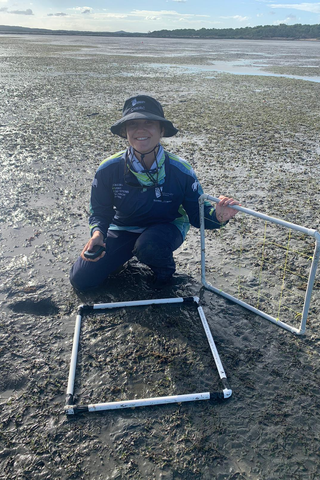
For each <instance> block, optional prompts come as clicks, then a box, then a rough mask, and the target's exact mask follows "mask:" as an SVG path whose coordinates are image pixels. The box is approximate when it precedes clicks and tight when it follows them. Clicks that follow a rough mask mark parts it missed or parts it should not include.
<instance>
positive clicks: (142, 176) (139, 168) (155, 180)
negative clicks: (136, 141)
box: [128, 145, 166, 187]
mask: <svg viewBox="0 0 320 480" xmlns="http://www.w3.org/2000/svg"><path fill="white" fill-rule="evenodd" d="M128 153H129V155H128V156H129V158H130V163H129V165H128V167H129V170H130V172H131V173H133V175H134V176H135V177H136V178H137V179H138V181H139V183H140V184H141V185H144V186H146V187H152V186H153V185H154V186H156V185H162V184H163V183H164V179H165V176H166V171H165V163H164V161H165V159H166V155H165V153H164V150H163V147H162V146H161V145H159V150H158V153H157V155H156V156H155V161H154V162H153V164H152V165H151V168H150V169H149V170H145V168H144V166H143V165H142V164H141V163H140V162H139V160H138V159H137V157H136V156H135V154H134V149H133V148H132V147H129V151H128Z"/></svg>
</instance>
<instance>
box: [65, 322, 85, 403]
mask: <svg viewBox="0 0 320 480" xmlns="http://www.w3.org/2000/svg"><path fill="white" fill-rule="evenodd" d="M81 318H82V317H81V315H77V318H76V325H75V328H74V335H73V345H72V353H71V361H70V369H69V379H68V387H67V395H73V390H74V379H75V376H76V368H77V357H78V347H79V339H80V330H81Z"/></svg>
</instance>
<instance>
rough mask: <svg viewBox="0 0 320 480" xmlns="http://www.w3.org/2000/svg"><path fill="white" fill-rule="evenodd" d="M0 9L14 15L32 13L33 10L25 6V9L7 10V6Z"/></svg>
mask: <svg viewBox="0 0 320 480" xmlns="http://www.w3.org/2000/svg"><path fill="white" fill-rule="evenodd" d="M0 11H1V12H7V13H12V14H14V15H33V11H32V10H31V9H30V8H27V10H8V9H7V8H1V9H0Z"/></svg>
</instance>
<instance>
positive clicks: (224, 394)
mask: <svg viewBox="0 0 320 480" xmlns="http://www.w3.org/2000/svg"><path fill="white" fill-rule="evenodd" d="M173 303H186V304H193V305H196V307H197V310H198V313H199V316H200V319H201V322H202V325H203V328H204V331H205V333H206V336H207V340H208V342H209V346H210V350H211V353H212V356H213V359H214V362H215V365H216V367H217V371H218V374H219V377H220V381H221V384H222V389H221V391H217V392H213V393H210V392H203V393H191V394H187V395H172V396H167V397H154V398H144V399H135V400H125V401H118V402H107V403H96V404H90V405H74V382H75V375H76V368H77V357H78V349H79V341H80V331H81V320H82V316H83V314H84V313H86V312H93V311H95V310H109V309H113V308H126V307H135V306H144V305H156V304H173ZM231 395H232V390H231V389H230V388H229V385H228V381H227V376H226V373H225V371H224V368H223V365H222V363H221V360H220V356H219V353H218V350H217V348H216V345H215V342H214V340H213V337H212V334H211V331H210V328H209V325H208V322H207V319H206V317H205V314H204V311H203V309H202V307H201V306H200V305H199V298H198V297H186V298H181V297H178V298H162V299H154V300H137V301H132V302H117V303H99V304H94V305H80V306H79V309H78V315H77V318H76V324H75V330H74V338H73V347H72V353H71V361H70V369H69V378H68V387H67V398H66V406H65V413H66V414H67V415H75V414H77V413H83V412H99V411H103V410H114V409H121V408H134V407H142V406H151V405H161V404H168V403H181V402H191V401H196V400H215V399H222V400H223V399H227V398H229V397H231Z"/></svg>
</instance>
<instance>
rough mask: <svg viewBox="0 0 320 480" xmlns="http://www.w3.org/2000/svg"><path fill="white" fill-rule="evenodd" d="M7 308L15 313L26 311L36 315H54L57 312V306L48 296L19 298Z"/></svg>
mask: <svg viewBox="0 0 320 480" xmlns="http://www.w3.org/2000/svg"><path fill="white" fill-rule="evenodd" d="M9 308H10V309H11V310H12V311H13V312H15V313H28V314H31V315H38V316H46V315H55V314H57V313H58V312H59V308H58V307H57V305H55V304H54V303H53V301H52V300H51V299H50V298H44V299H42V300H32V299H27V300H21V301H19V302H16V303H12V304H11V305H10V306H9Z"/></svg>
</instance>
